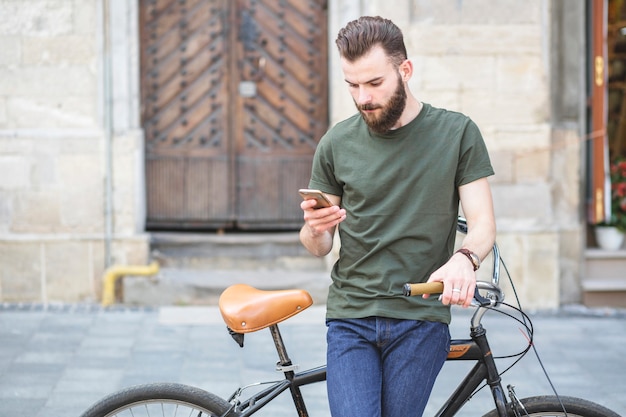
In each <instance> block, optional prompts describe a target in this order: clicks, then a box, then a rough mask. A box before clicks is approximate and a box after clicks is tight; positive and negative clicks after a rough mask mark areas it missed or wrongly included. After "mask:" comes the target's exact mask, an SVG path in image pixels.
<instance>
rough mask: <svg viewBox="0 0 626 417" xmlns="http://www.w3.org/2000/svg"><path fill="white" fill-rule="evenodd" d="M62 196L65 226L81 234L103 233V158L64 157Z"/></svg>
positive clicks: (61, 159) (62, 164) (61, 165)
mask: <svg viewBox="0 0 626 417" xmlns="http://www.w3.org/2000/svg"><path fill="white" fill-rule="evenodd" d="M58 171H59V187H60V189H61V190H62V192H61V193H60V197H59V200H60V202H59V204H60V207H61V218H62V224H63V227H64V228H66V229H67V230H68V231H80V232H81V233H90V232H101V231H102V230H103V222H104V219H103V214H102V213H103V207H104V201H103V195H104V190H103V186H104V185H103V172H102V159H101V156H100V155H98V154H96V153H94V154H87V155H85V154H63V155H60V156H59V160H58Z"/></svg>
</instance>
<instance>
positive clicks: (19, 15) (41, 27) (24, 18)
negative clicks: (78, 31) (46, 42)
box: [0, 0, 74, 36]
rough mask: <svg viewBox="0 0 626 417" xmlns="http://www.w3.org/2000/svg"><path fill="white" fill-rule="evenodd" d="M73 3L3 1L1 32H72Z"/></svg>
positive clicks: (44, 33) (33, 33) (51, 34)
mask: <svg viewBox="0 0 626 417" xmlns="http://www.w3.org/2000/svg"><path fill="white" fill-rule="evenodd" d="M73 5H74V2H70V1H49V0H31V1H28V2H22V1H1V2H0V16H5V17H6V16H10V18H3V19H0V33H2V34H6V35H31V36H54V35H61V34H66V33H71V32H72V29H73V20H72V16H73Z"/></svg>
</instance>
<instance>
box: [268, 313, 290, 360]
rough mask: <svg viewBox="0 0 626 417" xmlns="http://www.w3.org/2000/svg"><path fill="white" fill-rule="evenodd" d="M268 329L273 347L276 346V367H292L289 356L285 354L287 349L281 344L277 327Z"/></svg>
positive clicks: (281, 339) (273, 326)
mask: <svg viewBox="0 0 626 417" xmlns="http://www.w3.org/2000/svg"><path fill="white" fill-rule="evenodd" d="M269 329H270V333H272V339H273V340H274V346H276V352H277V353H278V359H279V362H278V365H279V366H281V368H284V367H291V366H292V364H291V359H289V355H288V354H287V348H286V347H285V343H284V342H283V338H282V336H281V334H280V330H278V325H277V324H274V325H271V326H270V327H269ZM281 370H282V369H281ZM292 371H293V370H292Z"/></svg>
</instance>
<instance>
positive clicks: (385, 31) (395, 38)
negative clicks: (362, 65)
mask: <svg viewBox="0 0 626 417" xmlns="http://www.w3.org/2000/svg"><path fill="white" fill-rule="evenodd" d="M335 43H336V44H337V48H338V49H339V54H340V55H341V57H342V58H344V59H347V60H348V61H350V62H354V61H356V60H357V59H359V58H361V57H363V56H364V55H365V54H367V53H368V52H369V51H370V49H372V47H374V46H375V45H380V46H381V47H382V48H383V50H384V51H385V53H386V54H387V56H388V57H389V59H390V60H391V63H392V64H394V65H396V66H399V65H400V64H401V63H402V62H403V61H404V60H406V59H407V54H406V47H405V46H404V38H403V36H402V31H401V30H400V28H398V26H396V25H395V24H394V23H393V22H392V21H391V20H389V19H383V18H382V17H380V16H375V17H373V16H362V17H360V18H358V19H357V20H353V21H352V22H349V23H348V24H347V25H346V26H345V27H344V28H343V29H341V30H340V31H339V33H338V34H337V39H336V40H335Z"/></svg>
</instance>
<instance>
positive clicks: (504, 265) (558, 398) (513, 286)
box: [481, 257, 567, 417]
mask: <svg viewBox="0 0 626 417" xmlns="http://www.w3.org/2000/svg"><path fill="white" fill-rule="evenodd" d="M500 262H501V264H502V266H503V267H504V271H505V272H506V276H507V278H508V280H509V283H510V284H511V288H512V290H513V294H514V296H515V301H516V303H517V307H513V306H511V307H512V308H513V309H515V310H517V311H519V312H520V313H521V315H522V318H521V319H517V318H515V319H516V320H517V321H518V322H520V323H522V324H524V327H526V329H527V331H528V329H529V328H528V326H527V325H526V321H528V322H529V323H530V330H531V332H530V334H528V336H529V343H528V348H527V349H526V352H528V350H530V348H532V350H533V352H534V353H535V357H536V358H537V362H539V366H540V367H541V370H542V371H543V374H544V375H545V377H546V380H547V381H548V384H549V385H550V388H551V389H552V392H554V395H555V396H556V399H557V400H558V401H559V404H560V405H561V408H562V409H563V413H565V417H567V410H566V409H565V405H564V404H563V401H561V396H560V395H559V393H558V392H557V390H556V387H555V386H554V384H553V383H552V379H551V378H550V375H549V374H548V371H547V369H546V368H545V366H544V364H543V361H542V360H541V357H540V356H539V352H538V351H537V347H536V346H535V344H534V343H533V333H532V329H533V326H532V321H531V320H530V317H529V316H528V315H527V314H526V313H525V312H524V311H523V308H522V303H521V301H520V299H519V296H518V294H517V290H516V289H515V284H514V283H513V279H512V278H511V274H510V272H509V269H508V268H507V266H506V263H505V262H504V259H502V257H500ZM502 313H504V312H502ZM526 352H524V355H525V353H526ZM524 355H522V356H521V357H520V358H519V359H517V360H516V361H515V362H514V363H513V365H515V364H516V363H517V362H519V361H520V360H521V359H522V357H524ZM513 365H511V366H509V367H508V368H506V369H505V370H504V371H503V372H502V373H501V374H500V375H502V374H504V372H506V371H508V370H509V369H511V368H512V367H513ZM481 388H482V387H481Z"/></svg>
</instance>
